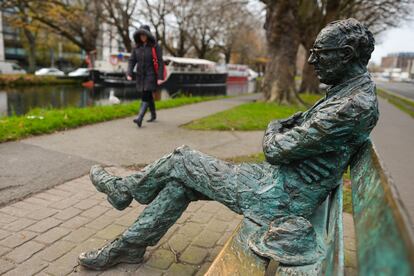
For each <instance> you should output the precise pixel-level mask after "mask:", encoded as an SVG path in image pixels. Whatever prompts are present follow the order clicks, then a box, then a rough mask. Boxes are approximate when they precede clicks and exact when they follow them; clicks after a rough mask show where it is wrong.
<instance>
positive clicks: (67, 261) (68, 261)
mask: <svg viewBox="0 0 414 276" xmlns="http://www.w3.org/2000/svg"><path fill="white" fill-rule="evenodd" d="M77 257H78V254H76V253H75V252H73V251H70V252H69V253H67V254H65V255H63V256H62V257H60V258H59V259H57V260H55V261H54V262H52V263H50V264H49V266H48V267H47V268H46V269H45V272H46V273H47V274H49V275H54V276H60V275H67V274H69V273H71V272H73V271H74V269H75V268H76V267H77V266H78V264H77Z"/></svg>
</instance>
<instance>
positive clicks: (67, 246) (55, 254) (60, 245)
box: [39, 240, 76, 262]
mask: <svg viewBox="0 0 414 276" xmlns="http://www.w3.org/2000/svg"><path fill="white" fill-rule="evenodd" d="M75 246H76V244H74V243H72V242H68V241H63V240H62V241H58V242H56V243H54V244H52V245H51V246H50V247H48V248H46V249H45V250H43V251H42V252H41V253H39V254H40V255H41V258H42V259H43V260H46V261H49V262H52V261H54V260H56V259H58V258H60V257H61V256H63V255H64V254H66V253H68V252H69V251H70V250H72V249H73V248H74V247H75Z"/></svg>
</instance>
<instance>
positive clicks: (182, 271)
mask: <svg viewBox="0 0 414 276" xmlns="http://www.w3.org/2000/svg"><path fill="white" fill-rule="evenodd" d="M195 271H196V267H195V266H193V265H189V264H172V265H171V267H170V268H169V269H168V271H167V272H166V273H165V275H167V276H184V275H193V274H194V272H195Z"/></svg>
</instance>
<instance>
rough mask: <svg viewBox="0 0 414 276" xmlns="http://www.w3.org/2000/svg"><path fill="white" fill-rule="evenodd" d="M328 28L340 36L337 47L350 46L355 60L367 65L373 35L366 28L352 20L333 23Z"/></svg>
mask: <svg viewBox="0 0 414 276" xmlns="http://www.w3.org/2000/svg"><path fill="white" fill-rule="evenodd" d="M327 27H329V28H332V29H335V30H337V31H338V32H339V33H340V35H339V36H338V37H339V40H338V45H339V46H345V45H350V46H352V47H353V48H354V49H355V52H356V55H357V58H358V59H359V60H360V61H361V63H362V64H364V65H367V64H368V62H369V60H370V59H371V53H372V52H373V51H374V47H375V39H374V35H373V34H372V33H371V31H369V30H368V28H367V27H366V26H365V25H364V24H362V23H361V22H359V21H358V20H356V19H354V18H348V19H344V20H338V21H333V22H331V23H329V24H328V26H327Z"/></svg>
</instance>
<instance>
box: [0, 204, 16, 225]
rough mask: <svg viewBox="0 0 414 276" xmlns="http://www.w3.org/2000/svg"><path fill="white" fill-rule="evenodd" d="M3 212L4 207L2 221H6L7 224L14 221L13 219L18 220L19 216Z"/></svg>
mask: <svg viewBox="0 0 414 276" xmlns="http://www.w3.org/2000/svg"><path fill="white" fill-rule="evenodd" d="M1 212H3V208H2V209H0V221H1V222H4V223H6V224H7V223H12V222H13V221H15V220H17V217H14V216H10V215H7V214H5V213H1Z"/></svg>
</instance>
